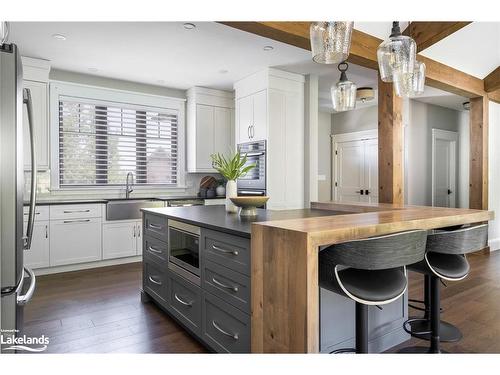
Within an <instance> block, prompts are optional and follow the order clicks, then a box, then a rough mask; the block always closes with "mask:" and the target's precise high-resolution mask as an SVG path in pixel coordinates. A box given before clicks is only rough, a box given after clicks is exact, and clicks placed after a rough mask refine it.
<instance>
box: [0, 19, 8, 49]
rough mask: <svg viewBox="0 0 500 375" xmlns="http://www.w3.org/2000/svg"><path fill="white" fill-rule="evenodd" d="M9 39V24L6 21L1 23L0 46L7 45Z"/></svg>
mask: <svg viewBox="0 0 500 375" xmlns="http://www.w3.org/2000/svg"><path fill="white" fill-rule="evenodd" d="M8 38H9V24H8V23H7V22H5V21H1V22H0V46H2V45H3V44H4V43H7V39H8Z"/></svg>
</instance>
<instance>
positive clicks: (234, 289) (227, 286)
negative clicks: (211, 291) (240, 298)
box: [212, 277, 238, 293]
mask: <svg viewBox="0 0 500 375" xmlns="http://www.w3.org/2000/svg"><path fill="white" fill-rule="evenodd" d="M212 282H213V283H214V284H215V285H218V286H220V287H221V288H224V289H229V290H232V291H233V292H235V293H236V292H237V291H238V286H236V285H226V284H224V283H221V282H220V281H219V280H217V279H216V278H215V277H212Z"/></svg>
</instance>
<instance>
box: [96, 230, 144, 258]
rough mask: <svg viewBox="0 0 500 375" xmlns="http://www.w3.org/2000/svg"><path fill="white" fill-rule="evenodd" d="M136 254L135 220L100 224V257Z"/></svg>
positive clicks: (119, 256)
mask: <svg viewBox="0 0 500 375" xmlns="http://www.w3.org/2000/svg"><path fill="white" fill-rule="evenodd" d="M136 254H137V222H135V221H133V222H130V221H129V222H122V223H112V224H110V223H106V224H103V226H102V258H103V259H113V258H122V257H129V256H134V255H136Z"/></svg>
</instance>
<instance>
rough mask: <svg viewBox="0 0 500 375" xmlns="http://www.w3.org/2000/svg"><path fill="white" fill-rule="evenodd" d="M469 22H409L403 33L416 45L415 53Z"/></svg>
mask: <svg viewBox="0 0 500 375" xmlns="http://www.w3.org/2000/svg"><path fill="white" fill-rule="evenodd" d="M470 23H471V22H467V21H466V22H458V21H457V22H422V21H415V22H410V24H409V25H408V27H407V28H406V29H405V30H404V31H403V34H404V35H408V36H411V37H412V38H413V39H414V40H415V42H416V43H417V53H418V52H421V51H423V50H424V49H426V48H429V47H430V46H432V45H433V44H436V43H437V42H439V41H440V40H442V39H444V38H446V37H447V36H449V35H451V34H453V33H454V32H455V31H458V30H460V29H461V28H463V27H465V26H467V25H468V24H470Z"/></svg>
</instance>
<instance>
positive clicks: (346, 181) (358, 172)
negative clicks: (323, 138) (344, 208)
mask: <svg viewBox="0 0 500 375" xmlns="http://www.w3.org/2000/svg"><path fill="white" fill-rule="evenodd" d="M335 146H336V150H335V151H336V152H335V160H336V163H335V168H336V174H335V175H336V180H335V184H336V186H335V195H334V196H335V200H337V201H341V202H361V201H362V199H361V198H362V195H361V191H362V190H363V188H364V159H365V155H364V143H363V141H345V142H336V145H335Z"/></svg>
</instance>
